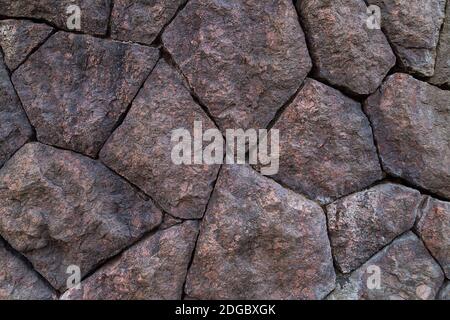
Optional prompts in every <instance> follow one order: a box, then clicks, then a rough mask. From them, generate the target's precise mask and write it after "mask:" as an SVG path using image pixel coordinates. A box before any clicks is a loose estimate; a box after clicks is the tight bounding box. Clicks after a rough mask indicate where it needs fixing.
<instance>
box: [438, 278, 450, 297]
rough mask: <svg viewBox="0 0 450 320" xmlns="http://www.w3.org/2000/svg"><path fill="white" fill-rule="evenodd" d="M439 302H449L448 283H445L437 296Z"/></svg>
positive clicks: (449, 284) (449, 283)
mask: <svg viewBox="0 0 450 320" xmlns="http://www.w3.org/2000/svg"><path fill="white" fill-rule="evenodd" d="M438 299H439V300H450V281H446V282H445V284H444V286H443V287H442V289H441V291H440V292H439V295H438Z"/></svg>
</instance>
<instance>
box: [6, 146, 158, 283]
mask: <svg viewBox="0 0 450 320" xmlns="http://www.w3.org/2000/svg"><path fill="white" fill-rule="evenodd" d="M161 219H162V213H161V212H160V211H159V210H158V209H157V208H156V207H155V206H154V205H153V203H152V202H151V201H146V200H144V199H143V198H142V197H141V196H140V195H139V194H138V193H137V191H136V190H134V189H133V188H132V187H131V186H130V185H129V184H128V183H127V182H126V181H124V180H122V179H121V178H119V177H117V176H116V175H114V174H113V173H112V172H111V171H110V170H108V169H107V168H106V167H105V166H103V165H102V164H101V163H99V162H97V161H94V160H92V159H90V158H87V157H84V156H81V155H79V154H76V153H74V152H71V151H63V150H59V149H56V148H53V147H50V146H46V145H43V144H40V143H29V144H27V145H25V146H24V147H23V148H22V149H20V150H19V151H18V152H17V153H16V154H15V155H14V157H13V158H12V159H11V160H10V161H8V162H7V163H6V164H5V166H4V167H3V168H2V169H1V170H0V234H1V235H2V236H3V237H4V238H5V239H6V240H7V241H8V243H10V244H11V245H12V246H13V247H14V248H15V249H16V250H17V251H19V252H21V253H22V254H24V255H25V256H26V257H27V258H28V259H29V260H30V261H31V263H32V264H33V266H34V268H35V269H36V270H37V271H38V272H39V273H40V274H42V275H43V276H44V277H45V278H46V279H47V280H48V281H49V282H50V283H51V284H52V285H53V286H54V287H55V288H56V289H62V288H64V287H65V285H66V280H67V278H68V277H69V275H68V274H67V273H66V272H67V268H68V266H71V265H77V266H79V267H80V269H81V276H84V275H86V274H87V273H89V272H90V271H91V270H92V268H93V267H95V266H96V265H97V264H98V263H99V262H101V261H102V260H103V259H106V258H108V257H110V256H113V255H114V254H116V253H118V252H119V251H120V250H121V249H123V248H124V247H126V246H127V245H129V244H131V243H133V242H134V241H136V240H137V239H139V238H140V237H141V236H142V235H143V234H144V233H145V232H147V231H149V230H151V229H153V228H155V227H156V226H158V225H159V224H160V223H161Z"/></svg>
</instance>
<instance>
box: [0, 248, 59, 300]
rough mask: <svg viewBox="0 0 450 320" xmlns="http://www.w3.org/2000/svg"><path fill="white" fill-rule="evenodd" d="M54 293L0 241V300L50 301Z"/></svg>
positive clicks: (53, 297) (54, 296)
mask: <svg viewBox="0 0 450 320" xmlns="http://www.w3.org/2000/svg"><path fill="white" fill-rule="evenodd" d="M55 298H56V295H55V293H54V291H53V290H52V289H51V288H50V287H49V286H48V285H47V284H46V283H45V282H44V280H42V279H41V278H40V277H39V275H38V274H37V273H36V272H35V271H33V270H31V269H30V267H29V266H28V265H27V264H26V263H25V262H24V261H23V260H22V259H21V258H19V257H17V256H16V255H14V254H13V253H11V252H10V251H8V250H7V249H6V247H5V245H4V243H3V241H1V240H0V300H52V299H55Z"/></svg>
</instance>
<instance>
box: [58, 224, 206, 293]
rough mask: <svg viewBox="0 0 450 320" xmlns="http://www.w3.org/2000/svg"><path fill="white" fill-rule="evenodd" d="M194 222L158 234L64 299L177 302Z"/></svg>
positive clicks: (195, 226) (195, 229)
mask: <svg viewBox="0 0 450 320" xmlns="http://www.w3.org/2000/svg"><path fill="white" fill-rule="evenodd" d="M197 233H198V222H196V221H186V222H184V223H182V224H179V225H176V226H173V227H171V228H169V229H167V230H163V231H158V232H156V233H155V234H153V235H151V236H149V237H148V238H147V239H145V240H142V241H141V242H139V243H138V244H136V245H134V246H133V247H131V248H130V249H128V250H127V251H125V252H124V253H122V254H121V255H120V256H119V257H117V258H116V259H115V260H114V261H111V262H110V263H108V264H107V265H106V266H104V267H102V268H101V269H100V270H98V271H97V272H95V273H94V274H93V275H92V276H90V277H89V278H87V279H86V280H85V281H83V282H82V283H81V289H76V288H72V289H70V290H68V291H67V292H66V293H65V294H64V295H63V296H62V299H64V300H81V299H82V300H99V299H100V300H135V299H137V300H167V299H168V300H175V299H178V300H179V299H181V295H182V292H183V284H184V280H185V278H186V273H187V268H188V264H189V261H190V260H191V255H192V250H193V249H194V245H195V241H196V239H197Z"/></svg>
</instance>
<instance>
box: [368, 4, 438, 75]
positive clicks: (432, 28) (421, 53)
mask: <svg viewBox="0 0 450 320" xmlns="http://www.w3.org/2000/svg"><path fill="white" fill-rule="evenodd" d="M366 2H367V3H368V4H369V5H377V6H378V7H379V8H380V9H381V27H382V29H383V31H384V32H385V34H386V36H387V37H388V39H389V42H390V43H391V45H392V48H393V49H394V51H395V53H396V54H397V57H398V60H399V63H400V65H401V66H402V68H403V69H404V71H407V72H411V73H415V74H418V75H420V76H423V77H431V76H432V75H433V74H434V67H435V63H436V49H437V46H438V42H439V32H440V31H441V26H442V23H443V21H444V11H445V2H446V0H367V1H366Z"/></svg>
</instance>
